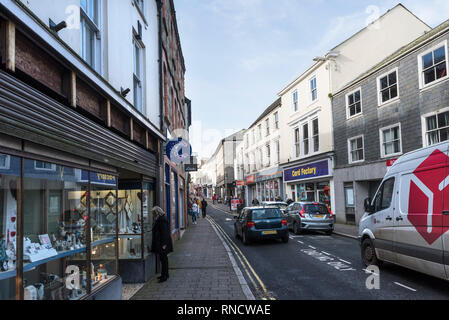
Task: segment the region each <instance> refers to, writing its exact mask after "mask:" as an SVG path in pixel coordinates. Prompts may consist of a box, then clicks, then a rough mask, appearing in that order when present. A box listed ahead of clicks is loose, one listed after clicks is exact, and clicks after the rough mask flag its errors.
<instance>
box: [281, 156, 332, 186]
mask: <svg viewBox="0 0 449 320" xmlns="http://www.w3.org/2000/svg"><path fill="white" fill-rule="evenodd" d="M328 175H329V161H328V160H324V161H320V162H315V163H310V164H307V165H304V166H299V167H295V168H291V169H286V170H284V181H285V182H290V181H296V180H302V179H310V178H318V177H323V176H328Z"/></svg>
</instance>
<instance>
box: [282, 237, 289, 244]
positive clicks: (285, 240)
mask: <svg viewBox="0 0 449 320" xmlns="http://www.w3.org/2000/svg"><path fill="white" fill-rule="evenodd" d="M289 239H290V238H289V236H288V235H287V236H285V237H283V238H282V242H283V243H288V240H289Z"/></svg>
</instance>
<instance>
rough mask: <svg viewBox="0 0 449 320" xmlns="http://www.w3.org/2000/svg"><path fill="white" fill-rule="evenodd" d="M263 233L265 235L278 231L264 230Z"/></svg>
mask: <svg viewBox="0 0 449 320" xmlns="http://www.w3.org/2000/svg"><path fill="white" fill-rule="evenodd" d="M262 234H264V235H270V234H277V231H264V232H263V233H262Z"/></svg>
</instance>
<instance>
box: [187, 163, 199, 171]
mask: <svg viewBox="0 0 449 320" xmlns="http://www.w3.org/2000/svg"><path fill="white" fill-rule="evenodd" d="M184 169H185V171H186V172H197V171H198V165H197V164H185V165H184Z"/></svg>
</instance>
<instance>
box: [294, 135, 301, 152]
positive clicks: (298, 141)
mask: <svg viewBox="0 0 449 320" xmlns="http://www.w3.org/2000/svg"><path fill="white" fill-rule="evenodd" d="M295 155H296V158H299V156H300V155H301V146H300V137H299V128H296V129H295Z"/></svg>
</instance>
